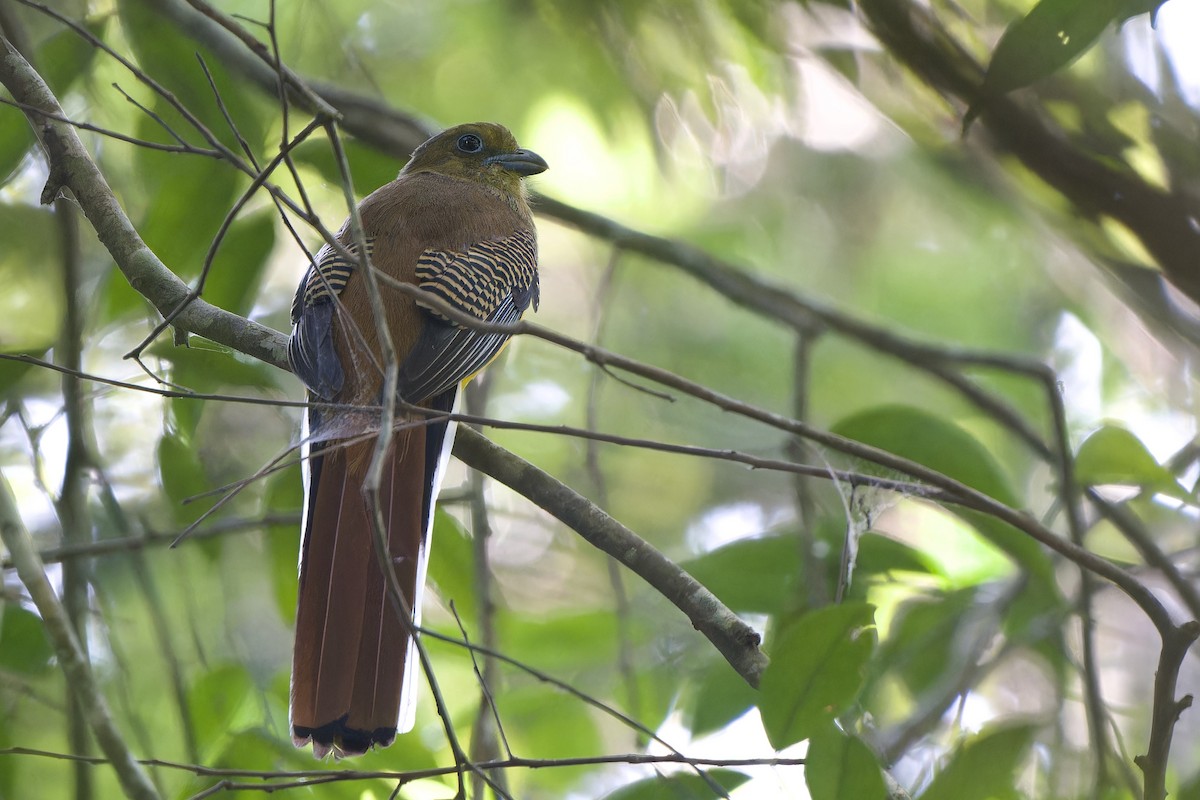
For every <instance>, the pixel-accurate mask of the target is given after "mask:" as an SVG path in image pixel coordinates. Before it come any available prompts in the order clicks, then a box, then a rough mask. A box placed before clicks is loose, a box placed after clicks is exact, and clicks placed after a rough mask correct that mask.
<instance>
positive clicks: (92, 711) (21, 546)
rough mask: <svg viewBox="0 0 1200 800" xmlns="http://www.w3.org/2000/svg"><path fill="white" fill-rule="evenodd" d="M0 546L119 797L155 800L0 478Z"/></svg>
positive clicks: (13, 500) (155, 796)
mask: <svg viewBox="0 0 1200 800" xmlns="http://www.w3.org/2000/svg"><path fill="white" fill-rule="evenodd" d="M0 540H3V542H4V546H5V547H7V548H8V551H9V553H11V554H12V559H13V562H14V563H15V564H16V567H17V575H18V576H19V577H20V578H21V582H22V583H24V584H25V588H26V589H28V590H29V595H30V597H32V598H33V602H34V605H36V606H37V610H38V613H39V614H40V615H41V617H42V625H43V627H45V629H46V633H47V634H49V636H50V641H51V643H52V644H53V645H54V651H55V653H57V655H58V662H59V666H61V667H62V670H63V673H64V674H65V675H66V677H67V685H68V686H70V687H71V692H72V694H73V695H74V697H75V700H76V702H78V703H79V706H80V708H81V710H82V712H83V716H84V718H85V719H86V720H87V723H88V726H89V727H90V728H91V729H92V733H93V734H94V735H95V737H96V742H97V743H98V744H99V745H100V749H101V750H102V751H103V752H104V756H105V758H107V759H108V761H109V762H110V763H111V764H112V766H113V769H114V770H115V771H116V773H117V778H118V779H119V780H120V782H121V786H122V788H123V789H124V790H125V795H126V796H127V797H130V798H134V800H156V799H157V798H158V796H159V795H158V792H157V791H156V790H155V788H154V786H153V785H152V784H151V783H150V779H149V778H148V777H147V776H146V773H145V771H144V770H143V769H142V767H141V765H139V764H138V762H137V761H136V760H135V759H134V757H133V754H132V753H131V752H130V751H129V747H128V746H127V745H126V744H125V739H124V738H123V737H122V736H121V732H120V731H119V730H118V729H117V726H116V723H114V722H113V718H112V714H111V713H110V712H109V710H108V704H107V703H106V702H105V701H104V695H103V694H102V693H101V692H100V688H99V687H98V686H97V685H96V679H95V676H94V675H92V670H91V667H90V665H89V664H88V660H87V655H86V654H85V653H84V652H83V648H82V647H81V646H80V644H79V639H78V637H76V635H75V631H74V629H73V628H72V626H71V620H70V619H69V618H68V616H67V611H66V609H65V608H63V606H62V603H60V602H59V600H58V597H56V596H55V594H54V588H53V587H52V586H51V585H50V580H49V579H48V578H47V577H46V568H45V565H44V564H42V560H41V559H40V558H38V555H37V551H36V550H35V549H34V546H33V539H32V538H30V536H29V531H27V530H25V526H24V525H23V524H22V523H21V518H20V516H18V514H17V504H16V501H15V499H14V498H13V496H12V492H11V490H10V489H9V486H8V482H7V481H6V480H5V479H4V476H3V475H0Z"/></svg>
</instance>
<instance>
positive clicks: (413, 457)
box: [287, 122, 547, 758]
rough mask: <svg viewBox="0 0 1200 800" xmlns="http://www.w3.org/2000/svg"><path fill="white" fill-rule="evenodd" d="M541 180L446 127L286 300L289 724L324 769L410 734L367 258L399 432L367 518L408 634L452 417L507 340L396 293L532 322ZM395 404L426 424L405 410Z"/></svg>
mask: <svg viewBox="0 0 1200 800" xmlns="http://www.w3.org/2000/svg"><path fill="white" fill-rule="evenodd" d="M546 169H547V164H546V161H545V160H544V159H543V158H542V157H541V156H539V155H538V154H537V153H534V152H532V151H530V150H525V149H522V148H521V147H519V146H518V145H517V141H516V139H515V138H514V137H513V134H512V133H511V132H510V131H509V130H508V129H507V128H505V127H504V126H502V125H499V124H496V123H488V122H477V123H469V124H465V125H458V126H455V127H452V128H449V129H447V130H444V131H442V132H441V133H438V134H436V135H434V136H433V137H431V138H430V139H428V140H427V141H426V142H424V143H423V144H421V145H420V146H419V147H417V148H416V150H414V151H413V153H412V156H411V157H410V159H409V161H408V162H407V163H406V164H405V166H404V167H403V169H401V170H400V173H399V175H398V176H397V177H396V179H395V180H393V181H392V182H390V183H388V184H386V185H384V186H382V187H380V188H379V189H377V190H375V191H374V192H372V193H371V194H370V195H368V196H367V197H366V198H364V199H363V200H362V201H361V203H360V204H359V206H358V212H359V216H360V218H361V221H362V231H363V233H364V236H363V238H362V239H361V240H360V241H356V240H355V236H354V234H353V232H352V230H351V226H350V220H347V221H346V223H345V224H344V225H343V226H342V228H341V229H340V231H339V232H338V234H337V237H336V238H337V241H338V242H339V244H340V245H341V248H340V249H341V251H344V252H339V248H335V247H333V246H331V245H330V244H328V243H327V244H326V245H325V246H324V247H322V248H321V249H320V250H319V251H318V252H317V254H316V256H314V257H313V258H312V260H311V263H310V264H309V267H308V270H307V272H306V273H305V275H304V277H303V279H302V280H301V282H300V285H299V287H298V288H297V291H296V295H295V300H294V301H293V304H292V334H291V337H290V338H289V340H288V347H287V355H288V362H289V364H290V365H291V367H292V370H293V372H295V374H296V375H297V376H298V377H299V378H300V379H301V381H302V382H303V383H304V384H305V386H306V387H307V390H308V397H309V401H310V402H309V406H308V408H307V409H306V412H305V419H304V432H303V434H302V449H303V453H302V464H303V467H304V481H305V501H304V514H303V523H302V537H301V546H300V569H299V572H300V577H299V581H300V582H299V592H298V601H297V608H296V636H295V647H294V650H293V659H292V681H291V704H290V705H291V708H290V724H291V734H292V740H293V741H294V742H295V744H296V746H297V747H305V746H307V745H308V744H309V743H310V742H311V743H312V747H313V754H314V755H315V756H317V757H318V758H324V757H325V756H326V755H328V754H329V753H330V752H332V753H333V754H334V756H335V758H341V757H345V756H353V755H361V754H363V753H365V752H367V751H368V750H370V749H372V748H373V747H376V746H378V747H386V746H388V745H390V744H391V743H392V742H393V741H394V740H395V738H396V735H397V734H398V733H403V732H406V731H408V730H410V729H411V728H412V726H413V721H414V704H415V685H414V684H415V677H416V662H417V658H416V653H415V646H414V641H413V639H412V638H411V636H410V634H409V631H410V627H409V626H408V625H406V624H405V622H404V620H403V619H401V616H400V612H399V611H398V609H397V608H396V607H395V606H393V604H392V602H391V600H390V599H389V596H388V593H387V591H386V585H385V577H384V571H383V570H382V569H381V567H380V564H379V563H378V560H377V558H376V555H375V552H376V551H375V549H374V546H373V542H372V538H371V537H372V536H373V535H374V533H373V531H374V528H373V524H372V515H373V513H374V508H373V507H372V506H371V505H369V504H368V501H367V499H365V496H364V494H363V486H364V482H365V481H366V480H367V474H366V473H367V469H368V466H369V464H370V462H371V458H372V455H373V452H374V448H375V443H376V439H377V437H376V435H375V434H376V433H377V429H378V420H379V411H378V410H379V409H380V408H381V407H382V405H383V403H384V398H383V396H382V392H383V390H384V389H383V385H384V364H383V358H384V350H383V348H382V347H381V344H380V342H381V339H380V334H379V326H378V324H377V321H376V319H375V317H374V315H373V313H372V310H371V309H372V305H371V296H370V294H369V289H368V281H367V279H366V278H364V276H363V275H362V274H360V272H361V269H362V267H361V264H362V263H364V261H363V259H362V258H361V256H362V255H364V254H363V253H361V252H360V247H362V248H365V251H366V252H365V255H366V256H367V260H366V262H365V263H370V264H371V265H373V268H374V270H376V275H377V276H378V282H377V285H378V287H379V295H380V299H381V301H382V307H383V310H384V314H383V316H384V323H385V327H386V330H387V333H388V335H389V337H390V339H391V342H392V344H393V347H394V354H395V358H396V360H397V368H398V376H399V377H398V382H397V392H396V395H397V396H396V397H395V398H393V400H392V401H393V402H394V403H397V404H398V405H397V406H396V407H397V409H398V410H397V415H396V417H397V420H398V421H399V424H398V425H397V426H396V431H395V434H394V437H393V440H392V445H391V449H390V451H389V453H388V456H387V461H386V466H385V469H384V471H383V476H382V481H381V485H380V488H379V494H378V503H379V506H380V507H381V509H382V517H383V520H384V527H385V529H386V535H387V541H388V550H389V556H390V558H391V560H392V564H393V566H394V569H395V574H396V578H397V579H398V580H399V584H400V588H401V591H402V593H403V595H404V598H405V600H406V604H407V606H408V610H409V612H410V613H411V622H413V623H417V622H419V620H420V610H421V596H422V593H423V590H424V583H425V571H426V565H427V563H428V559H429V544H430V541H429V540H430V535H431V533H432V520H433V510H434V504H435V502H436V497H437V492H438V488H439V484H440V480H441V474H442V471H443V470H444V468H445V465H446V462H447V461H448V459H449V451H450V447H451V444H452V442H453V437H454V431H453V424H452V423H449V422H447V421H446V415H447V414H448V413H449V412H451V411H452V409H453V408H454V407H455V401H456V398H457V396H458V394H459V392H460V390H461V388H462V387H463V386H465V385H466V382H467V381H469V380H470V379H471V378H472V377H473V376H474V375H475V374H476V373H478V372H479V371H480V370H481V369H483V368H484V367H485V366H486V365H487V364H488V363H489V362H490V361H492V360H493V359H494V358H495V357H496V356H497V355H498V354H499V353H500V351H501V350H502V349H503V348H504V346H505V344H506V343H507V340H508V336H507V335H506V334H504V333H502V332H496V331H495V330H494V329H492V330H489V331H482V330H479V329H477V328H473V327H471V326H470V325H464V324H461V320H460V321H457V322H456V321H455V320H453V319H451V318H449V317H448V316H447V315H445V314H443V313H441V312H439V311H438V310H437V309H436V307H435V304H430V303H423V302H422V301H421V300H420V299H416V298H414V297H413V296H411V295H410V294H407V293H404V292H403V291H402V290H401V289H398V288H397V287H396V285H395V284H396V283H397V282H399V283H403V284H409V285H411V286H417V287H419V288H420V289H423V290H425V292H428V293H429V295H431V296H433V297H435V298H437V299H439V300H441V301H443V302H444V303H446V304H448V306H449V307H450V308H452V309H455V310H456V311H458V312H461V313H463V314H467V315H470V317H472V318H474V319H478V320H481V321H485V322H490V323H499V324H505V323H512V322H515V321H517V320H518V319H520V318H521V316H522V315H523V314H524V313H525V311H526V310H527V309H529V308H531V307H532V308H533V309H534V310H536V309H537V306H538V301H539V283H538V252H537V231H536V228H535V226H534V222H533V216H532V213H531V211H530V206H529V200H528V190H527V189H526V187H525V181H524V179H525V178H526V177H528V176H530V175H536V174H538V173H541V172H543V171H544V170H546ZM360 242H361V243H360ZM347 255H349V256H350V257H347ZM403 404H411V405H412V406H421V407H423V408H426V409H430V413H425V414H421V413H417V412H414V411H412V410H411V408H410V409H409V410H408V411H407V412H406V411H405V410H404V409H405V408H406V406H405V405H403ZM372 409H374V411H372Z"/></svg>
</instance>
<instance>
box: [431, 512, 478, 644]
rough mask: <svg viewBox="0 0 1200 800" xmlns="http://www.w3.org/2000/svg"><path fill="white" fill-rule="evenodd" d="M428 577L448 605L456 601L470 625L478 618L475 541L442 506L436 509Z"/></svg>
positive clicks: (457, 606)
mask: <svg viewBox="0 0 1200 800" xmlns="http://www.w3.org/2000/svg"><path fill="white" fill-rule="evenodd" d="M429 581H430V583H432V584H433V585H434V586H436V587H437V592H438V595H439V596H440V597H441V598H442V600H443V601H444V602H445V603H446V605H449V604H450V603H454V608H455V609H456V610H457V611H458V614H459V616H460V617H461V618H462V620H463V622H464V623H465V624H466V625H467V626H468V627H470V626H471V625H472V621H473V620H475V619H477V618H478V617H477V616H476V613H477V612H478V609H477V608H476V607H475V545H474V542H473V540H472V539H471V537H470V536H469V535H468V534H467V531H466V529H465V528H463V526H462V525H460V524H459V522H458V520H456V519H455V518H454V517H452V516H450V514H448V513H446V511H444V510H442V509H441V508H440V507H439V508H437V509H436V510H435V511H434V516H433V541H432V543H431V544H430V550H429Z"/></svg>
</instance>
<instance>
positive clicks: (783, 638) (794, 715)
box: [758, 603, 875, 750]
mask: <svg viewBox="0 0 1200 800" xmlns="http://www.w3.org/2000/svg"><path fill="white" fill-rule="evenodd" d="M874 613H875V610H874V607H872V606H870V605H868V604H866V603H847V604H845V605H840V606H829V607H827V608H822V609H820V610H818V611H813V612H810V613H808V614H806V615H804V616H803V617H800V618H799V619H798V620H796V621H795V622H792V623H790V624H788V625H787V626H786V627H784V629H783V630H782V631H781V632H780V633H779V635H778V636H777V637H776V638H775V640H774V642H773V643H772V644H771V647H770V656H771V663H770V664H769V665H768V666H767V669H766V671H765V672H764V673H763V676H762V685H761V687H760V691H761V695H762V696H761V698H760V699H759V704H758V706H759V710H760V711H761V712H762V720H763V727H764V728H765V729H766V731H767V738H768V739H770V740H771V744H772V746H774V747H775V749H776V750H782V749H783V748H785V747H787V746H788V745H790V744H795V743H796V742H799V741H801V740H803V739H807V738H808V737H810V736H812V735H813V734H814V733H815V732H816V731H817V730H819V729H820V728H821V726H822V725H825V724H828V723H829V722H830V721H831V720H832V719H833V718H834V717H835V716H836V715H837V714H838V713H840V712H841V711H843V710H844V709H845V708H846V707H847V706H848V705H849V704H850V703H851V702H853V700H854V699H855V698H856V697H857V696H858V693H859V691H860V690H861V689H862V685H863V678H864V672H865V668H866V665H867V660H868V659H869V658H870V657H871V652H872V651H873V650H874V648H875V629H874V627H873V618H874Z"/></svg>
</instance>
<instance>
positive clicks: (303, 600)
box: [291, 393, 453, 757]
mask: <svg viewBox="0 0 1200 800" xmlns="http://www.w3.org/2000/svg"><path fill="white" fill-rule="evenodd" d="M439 400H440V401H442V402H443V403H446V402H447V398H439ZM452 404H453V394H452V393H451V396H450V397H449V398H448V403H447V405H446V409H447V410H448V409H449V406H450V405H452ZM448 434H449V435H448ZM452 438H453V437H452V432H449V431H447V426H446V425H445V423H440V424H436V425H430V426H418V427H414V428H409V429H406V430H403V431H398V432H397V434H396V436H395V439H394V441H393V445H392V446H393V450H392V454H391V458H390V459H389V461H388V466H387V468H386V469H385V471H384V476H383V480H382V482H381V486H380V496H379V503H380V506H381V508H382V511H383V519H384V525H385V527H386V530H387V534H388V548H389V551H390V554H391V558H392V563H393V564H394V566H395V571H396V577H397V579H398V580H399V582H400V588H401V590H402V591H403V593H404V597H405V599H406V601H407V602H408V605H409V608H410V609H412V611H413V613H414V615H415V619H414V621H419V619H420V617H419V615H420V604H421V594H422V590H423V586H424V582H425V567H426V564H427V562H428V558H429V547H428V544H429V539H428V535H429V532H430V529H431V527H432V526H431V524H430V523H431V518H432V515H431V512H432V508H433V502H434V499H435V498H436V494H437V484H438V479H439V478H440V472H441V469H440V468H441V467H442V466H444V463H445V458H446V454H447V453H448V450H449V445H450V440H451V439H452ZM373 448H374V441H366V442H362V443H357V444H354V445H350V446H344V445H343V446H339V444H338V443H337V442H321V443H315V444H313V445H312V446H311V452H310V454H309V458H308V459H307V464H308V474H307V475H306V490H307V491H306V506H307V507H306V509H305V512H306V513H305V524H304V538H303V541H302V543H301V550H300V592H299V603H298V606H297V610H296V644H295V650H294V653H293V662H292V713H291V717H292V720H291V721H292V737H293V741H295V743H296V745H297V746H304V745H305V744H307V743H308V742H309V741H311V742H312V743H313V753H314V755H316V756H318V757H323V756H324V755H326V754H327V753H328V752H330V751H331V750H332V751H333V752H334V753H335V755H337V756H339V757H340V756H350V755H359V754H361V753H364V752H366V751H367V750H369V749H370V748H371V747H372V746H374V745H380V746H387V745H389V744H391V743H392V741H393V740H394V739H395V737H396V734H397V732H401V733H402V732H404V731H407V730H409V729H410V728H411V727H412V720H413V708H414V702H415V692H414V691H412V684H413V680H414V678H415V675H416V669H415V667H416V658H415V652H414V647H413V643H412V642H411V641H410V637H409V635H408V628H407V626H405V625H404V623H403V621H402V620H401V619H400V617H399V615H398V614H397V613H396V610H395V609H394V607H393V604H392V603H391V602H390V600H389V598H388V596H387V592H386V589H385V582H384V577H383V572H382V570H381V569H380V567H379V563H378V560H377V559H376V557H375V548H374V546H373V543H372V541H371V538H370V537H371V535H372V534H371V530H372V526H371V522H370V517H369V513H370V509H369V507H368V505H367V502H366V500H365V499H364V498H363V494H362V486H363V480H364V479H365V472H366V469H367V466H368V464H369V462H370V456H371V451H372V449H373Z"/></svg>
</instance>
